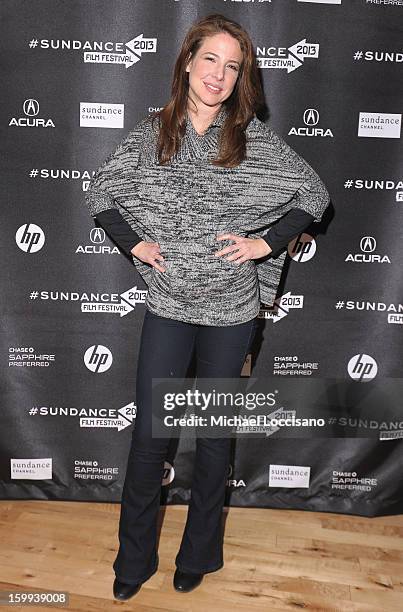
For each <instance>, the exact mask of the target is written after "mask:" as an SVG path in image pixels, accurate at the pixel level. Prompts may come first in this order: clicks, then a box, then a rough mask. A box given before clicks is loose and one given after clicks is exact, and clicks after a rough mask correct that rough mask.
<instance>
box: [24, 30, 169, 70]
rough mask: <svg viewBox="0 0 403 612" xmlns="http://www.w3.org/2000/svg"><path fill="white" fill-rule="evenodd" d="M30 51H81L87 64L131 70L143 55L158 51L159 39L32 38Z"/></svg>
mask: <svg viewBox="0 0 403 612" xmlns="http://www.w3.org/2000/svg"><path fill="white" fill-rule="evenodd" d="M28 46H29V48H30V49H36V48H37V47H39V48H40V49H51V50H55V51H71V50H73V51H81V52H83V60H84V62H85V63H91V64H119V65H122V66H125V68H130V67H131V66H133V65H134V64H137V62H139V61H140V59H142V55H143V53H155V52H156V51H157V38H145V37H144V34H143V33H142V34H138V36H136V37H135V38H132V39H131V40H129V41H128V42H127V43H122V42H112V41H106V42H105V41H89V40H84V41H82V40H71V39H66V40H65V39H60V38H56V39H47V38H42V39H40V40H39V39H38V38H32V39H31V40H30V41H29V42H28Z"/></svg>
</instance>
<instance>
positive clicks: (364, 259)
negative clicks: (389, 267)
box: [344, 236, 391, 264]
mask: <svg viewBox="0 0 403 612" xmlns="http://www.w3.org/2000/svg"><path fill="white" fill-rule="evenodd" d="M360 249H361V253H354V254H353V253H349V254H348V255H347V257H346V259H345V260H344V261H347V262H351V261H353V262H354V263H389V264H390V263H391V261H390V259H389V257H388V255H379V254H377V253H374V251H375V249H376V240H375V238H374V237H373V236H363V237H362V238H361V240H360Z"/></svg>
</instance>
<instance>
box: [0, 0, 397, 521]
mask: <svg viewBox="0 0 403 612" xmlns="http://www.w3.org/2000/svg"><path fill="white" fill-rule="evenodd" d="M213 12H219V13H222V14H224V15H226V16H228V17H231V18H233V19H235V20H236V21H239V22H240V23H241V24H242V25H243V26H244V27H246V29H247V30H248V31H249V32H250V34H251V37H252V39H253V42H254V45H255V48H256V54H257V61H258V62H259V66H260V69H261V77H262V80H263V84H264V88H265V93H266V99H267V106H268V114H267V116H266V117H265V118H264V119H265V120H266V121H268V122H269V124H270V125H271V126H272V128H273V129H274V130H275V131H276V132H277V133H278V134H280V135H281V136H282V137H283V138H284V139H285V140H286V141H287V142H288V143H289V144H290V145H291V146H292V147H293V148H294V149H295V150H296V151H297V152H298V153H299V154H300V155H302V156H303V157H304V158H305V159H306V160H307V161H308V162H309V163H310V164H311V165H312V166H313V168H314V169H315V170H316V171H317V172H318V174H319V175H320V176H321V178H322V179H323V181H324V182H325V184H326V186H327V188H328V190H329V192H330V194H331V199H332V202H331V205H330V206H329V209H328V211H327V212H326V214H325V216H324V219H323V220H322V221H321V223H320V224H314V226H315V231H314V232H313V231H312V232H311V233H309V232H307V233H304V234H302V235H300V236H298V237H297V238H296V239H295V240H293V241H292V242H291V243H290V244H289V245H288V254H287V265H286V266H285V271H284V276H283V279H282V283H281V286H280V290H279V295H278V297H277V300H276V303H275V304H274V305H273V307H272V308H267V309H266V308H263V307H262V311H261V313H260V315H259V319H258V321H259V330H258V334H257V336H256V339H255V341H254V343H253V346H252V347H251V350H250V354H249V355H248V359H247V361H246V362H245V365H244V369H243V372H242V375H243V376H247V377H250V378H251V379H252V377H254V376H256V377H259V378H267V381H268V385H269V386H270V388H271V389H272V390H273V392H275V388H276V384H277V383H278V386H279V387H281V388H282V389H284V388H287V381H288V382H289V386H290V389H292V388H294V389H295V392H296V393H298V388H299V389H300V390H301V392H302V393H303V394H305V392H306V391H307V385H308V386H309V393H310V394H311V396H312V393H313V392H315V390H316V392H317V393H318V394H321V401H322V405H323V406H324V407H325V408H326V410H325V411H324V412H326V414H328V413H332V417H331V419H333V420H332V421H331V424H332V425H334V429H332V432H333V434H332V435H329V434H327V435H322V434H321V433H320V430H319V428H316V429H313V428H311V429H310V430H306V432H309V433H302V430H298V431H297V430H296V429H295V428H294V429H292V428H291V429H288V430H287V431H286V430H285V429H284V428H281V427H268V428H266V429H265V430H263V431H262V435H261V436H260V437H253V438H252V437H251V438H249V439H248V436H247V435H243V436H242V437H240V438H239V439H237V440H236V441H234V448H233V454H232V458H231V468H230V473H229V474H228V498H227V504H228V505H233V506H255V507H276V508H298V509H309V510H321V511H335V512H345V513H354V514H362V515H378V514H388V513H389V514H390V513H396V512H402V511H403V478H402V474H403V442H402V437H403V416H400V414H401V409H399V401H400V400H399V397H400V395H399V393H398V391H399V384H398V383H399V382H401V378H400V377H401V376H402V364H403V343H402V327H401V324H402V323H403V304H402V303H401V301H402V288H403V282H402V274H401V270H402V264H403V257H402V249H401V228H402V222H403V176H402V168H403V163H402V162H403V152H402V145H401V118H402V110H403V78H402V70H403V48H402V28H401V24H402V20H403V0H372V1H370V0H354V1H352V0H116V1H110V0H38V1H37V2H32V3H29V2H25V1H23V0H3V2H2V3H1V7H0V13H1V17H2V19H1V42H2V48H3V51H2V60H3V62H2V83H3V95H2V99H3V112H2V120H1V128H2V135H1V141H0V147H1V152H2V156H1V180H2V183H3V184H2V189H1V195H2V207H1V210H2V223H1V234H2V239H1V264H0V273H1V276H2V285H1V287H2V290H1V354H2V360H1V366H0V367H1V377H2V381H3V382H2V392H1V402H2V406H1V423H2V427H1V430H0V448H1V465H0V470H1V473H0V478H1V484H0V494H1V498H3V499H28V498H34V499H35V498H36V499H60V500H62V499H65V500H94V501H103V502H105V501H106V502H112V501H115V502H118V501H120V496H121V491H122V485H123V480H124V474H125V469H126V459H127V453H128V450H129V445H130V437H131V431H132V428H133V426H134V424H135V415H136V408H137V407H136V397H135V373H136V367H137V355H138V346H139V338H140V332H141V325H142V321H143V317H144V312H145V309H144V300H145V296H146V290H147V287H146V285H144V283H143V281H142V279H141V277H139V275H138V273H137V272H136V269H135V268H134V265H133V262H132V260H131V259H130V258H128V257H126V256H125V255H124V254H123V253H121V252H120V251H119V249H118V248H117V247H116V245H115V244H114V243H113V242H112V241H111V240H110V239H109V238H108V236H106V235H105V233H104V231H103V230H102V228H100V227H96V226H95V225H94V221H93V219H92V218H91V217H90V215H89V213H88V210H87V208H86V205H85V202H84V195H85V191H86V189H87V187H88V182H89V180H90V178H91V176H92V173H93V172H94V170H95V169H96V168H97V167H98V166H99V165H100V164H101V163H102V162H103V161H104V159H105V158H106V156H107V155H108V154H109V153H110V152H111V151H112V150H113V149H114V148H115V146H116V145H117V143H118V142H119V141H120V140H121V139H122V138H123V137H124V136H125V135H126V133H127V132H128V131H129V130H130V129H131V128H132V127H133V126H134V125H135V123H136V122H137V121H139V120H140V119H141V118H142V117H144V116H146V115H147V114H148V113H150V112H152V111H154V110H156V109H159V108H161V107H162V106H163V105H164V104H165V103H166V102H167V100H168V97H169V93H170V84H171V75H172V70H173V66H174V62H175V59H176V56H177V53H178V50H179V48H180V45H181V42H182V40H183V37H184V35H185V32H186V31H187V29H188V27H189V26H190V24H191V23H192V22H194V21H195V20H196V19H198V18H200V17H202V16H204V15H207V14H209V13H213ZM189 205H191V202H189ZM340 381H341V382H342V383H343V393H342V394H341V395H342V397H341V396H340V398H339V400H338V399H337V397H338V389H339V388H340V387H338V382H339V383H340ZM298 383H300V384H298ZM396 389H397V391H396ZM339 395H340V394H339ZM304 397H306V395H304ZM281 411H283V412H287V405H281V404H280V405H278V406H277V412H276V414H277V415H278V414H280V413H281ZM289 412H293V414H294V416H295V412H297V413H298V410H294V409H293V411H289ZM327 418H328V417H327ZM193 457H194V446H193V444H192V441H191V440H188V439H183V440H181V442H180V444H179V447H178V448H177V449H175V452H172V453H171V454H170V456H168V457H167V463H166V471H165V478H164V481H163V485H164V486H163V489H162V490H163V496H162V501H165V502H167V503H182V504H186V503H187V502H188V500H189V495H190V483H191V475H192V469H193ZM195 469H197V466H196V468H195Z"/></svg>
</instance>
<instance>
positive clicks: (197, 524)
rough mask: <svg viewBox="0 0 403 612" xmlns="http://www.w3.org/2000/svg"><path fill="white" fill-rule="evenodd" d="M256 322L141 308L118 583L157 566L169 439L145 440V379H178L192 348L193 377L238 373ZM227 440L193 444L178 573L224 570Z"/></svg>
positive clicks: (141, 577) (148, 431)
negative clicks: (178, 316) (205, 321)
mask: <svg viewBox="0 0 403 612" xmlns="http://www.w3.org/2000/svg"><path fill="white" fill-rule="evenodd" d="M255 329H256V319H252V320H250V321H247V322H246V323H241V324H238V325H229V326H223V327H221V326H206V325H195V324H191V323H185V322H182V321H176V320H173V319H169V318H165V317H160V316H157V315H155V314H153V313H152V312H151V311H149V310H148V309H146V312H145V317H144V322H143V327H142V333H141V340H140V351H139V359H138V367H137V380H136V404H137V415H136V419H135V425H134V429H133V433H132V443H131V448H130V452H129V456H128V462H127V470H126V478H125V482H124V486H123V493H122V502H121V513H120V523H119V542H120V547H119V551H118V554H117V557H116V559H115V562H114V564H113V569H114V570H115V574H116V577H117V578H118V579H119V580H121V581H122V582H127V583H137V582H144V581H145V580H147V579H148V578H149V577H150V576H151V575H152V574H153V573H154V572H155V571H156V570H157V566H158V554H157V549H156V548H157V547H156V544H157V525H158V514H159V509H160V495H161V486H162V478H163V469H164V461H165V458H166V454H167V449H168V446H169V442H170V440H169V438H166V439H161V438H155V437H153V436H152V426H151V423H152V421H151V417H152V412H151V392H152V378H168V377H172V376H173V377H175V378H176V377H177V378H183V377H185V376H186V373H187V370H188V366H189V364H190V361H191V357H192V354H193V351H194V350H196V359H197V361H196V376H197V377H200V378H203V377H204V378H212V377H222V378H236V377H239V376H240V373H241V369H242V365H243V363H244V360H245V357H246V354H247V351H248V348H249V346H250V343H251V341H252V337H253V334H254V332H255ZM230 443H231V439H230V438H229V437H226V438H201V437H198V438H197V439H196V456H195V463H194V472H193V478H192V486H191V499H190V502H189V507H188V514H187V521H186V526H185V530H184V533H183V537H182V542H181V545H180V549H179V552H178V554H177V556H176V559H175V563H176V567H178V568H179V569H180V570H181V571H184V572H191V573H208V572H213V571H215V570H218V569H220V568H221V567H222V566H223V541H222V528H221V524H222V523H221V519H222V509H223V505H224V500H225V491H226V482H227V478H228V469H229V461H230Z"/></svg>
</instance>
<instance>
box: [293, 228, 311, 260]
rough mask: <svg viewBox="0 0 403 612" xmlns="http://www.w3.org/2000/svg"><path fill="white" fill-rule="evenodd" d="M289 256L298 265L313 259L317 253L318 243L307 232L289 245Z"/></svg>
mask: <svg viewBox="0 0 403 612" xmlns="http://www.w3.org/2000/svg"><path fill="white" fill-rule="evenodd" d="M287 250H288V254H289V256H290V257H291V258H292V259H293V260H294V261H297V262H298V263H304V262H306V261H309V260H310V259H312V257H313V256H314V255H315V253H316V241H315V239H314V238H313V237H312V236H311V235H310V234H306V233H305V232H304V233H302V234H299V236H297V237H296V238H294V239H293V240H291V242H290V243H289V244H288V249H287Z"/></svg>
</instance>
